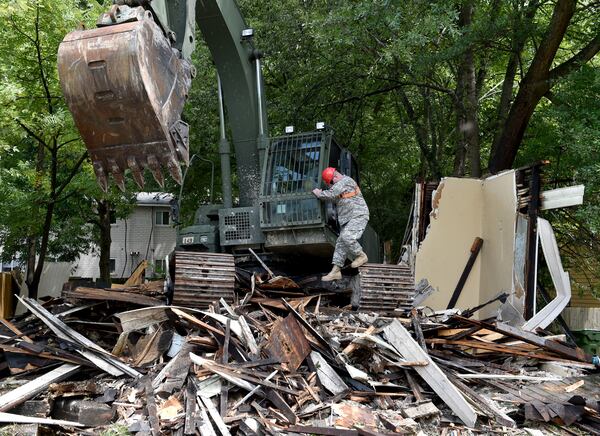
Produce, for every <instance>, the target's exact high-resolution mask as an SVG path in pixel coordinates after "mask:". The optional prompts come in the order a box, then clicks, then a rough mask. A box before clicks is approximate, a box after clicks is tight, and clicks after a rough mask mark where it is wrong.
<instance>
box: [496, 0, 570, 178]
mask: <svg viewBox="0 0 600 436" xmlns="http://www.w3.org/2000/svg"><path fill="white" fill-rule="evenodd" d="M575 5H576V1H575V0H558V2H557V3H556V6H555V7H554V11H553V13H552V19H551V20H550V24H549V26H548V30H547V32H546V34H545V36H544V38H543V40H542V41H541V43H540V46H539V48H538V50H537V51H536V53H535V56H534V58H533V61H532V62H531V65H530V67H529V69H528V71H527V73H526V74H525V77H524V78H523V80H522V81H521V83H520V84H519V91H518V93H517V96H516V97H515V100H514V102H513V105H512V107H511V108H510V111H509V113H508V117H507V118H506V122H505V123H504V127H503V129H502V133H501V134H500V137H499V138H498V140H497V141H496V143H497V146H496V148H495V150H494V153H493V155H492V157H491V159H490V163H489V170H490V172H492V173H497V172H499V171H502V170H504V169H508V168H510V167H512V165H513V163H514V161H515V158H516V156H517V151H518V150H519V146H520V145H521V142H522V140H523V136H524V134H525V129H526V128H527V125H528V124H529V120H530V119H531V116H532V115H533V111H534V110H535V108H536V106H537V104H538V102H539V101H540V99H541V98H542V97H543V96H544V94H545V93H546V92H548V91H549V90H550V88H551V87H552V83H551V81H550V67H551V66H552V62H553V61H554V57H555V56H556V52H557V50H558V48H559V46H560V43H561V42H562V40H563V38H564V35H565V32H566V31H567V27H568V26H569V23H570V21H571V18H572V17H573V14H574V13H575ZM576 56H577V55H575V57H576ZM567 62H569V61H567ZM558 68H560V66H559V67H557V69H558Z"/></svg>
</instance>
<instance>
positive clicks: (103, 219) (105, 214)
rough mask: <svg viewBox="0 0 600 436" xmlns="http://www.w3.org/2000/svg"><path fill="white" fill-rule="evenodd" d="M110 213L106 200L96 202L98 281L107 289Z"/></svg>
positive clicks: (108, 284)
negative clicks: (98, 239) (98, 256)
mask: <svg viewBox="0 0 600 436" xmlns="http://www.w3.org/2000/svg"><path fill="white" fill-rule="evenodd" d="M110 213H111V204H110V202H109V201H108V200H99V201H98V223H99V228H100V242H99V245H100V260H99V262H98V266H99V268H100V279H101V280H102V281H103V282H104V283H105V285H106V286H107V287H110V284H111V277H110V244H111V242H112V240H111V237H110Z"/></svg>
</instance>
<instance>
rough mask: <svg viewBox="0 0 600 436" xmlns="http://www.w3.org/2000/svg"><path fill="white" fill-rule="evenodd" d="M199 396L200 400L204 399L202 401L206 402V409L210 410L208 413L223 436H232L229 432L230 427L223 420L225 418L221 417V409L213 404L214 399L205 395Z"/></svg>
mask: <svg viewBox="0 0 600 436" xmlns="http://www.w3.org/2000/svg"><path fill="white" fill-rule="evenodd" d="M198 398H199V400H200V401H202V403H203V404H204V407H206V410H207V411H208V414H209V415H210V417H211V418H212V420H213V422H214V423H215V425H216V426H217V429H218V430H219V433H221V435H222V436H231V433H229V429H228V428H227V426H226V425H225V423H224V422H223V418H221V415H219V411H218V410H217V408H216V407H215V405H214V404H213V402H212V400H211V399H210V398H205V397H198Z"/></svg>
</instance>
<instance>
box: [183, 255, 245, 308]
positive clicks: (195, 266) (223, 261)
mask: <svg viewBox="0 0 600 436" xmlns="http://www.w3.org/2000/svg"><path fill="white" fill-rule="evenodd" d="M174 257H175V259H174V265H173V267H174V268H175V269H174V271H173V275H172V277H173V279H174V280H173V300H172V301H173V304H174V305H181V306H186V307H195V308H206V307H208V306H209V305H210V304H211V303H213V302H215V301H219V300H220V299H221V298H223V299H224V300H225V301H226V302H228V303H231V302H232V301H233V300H234V296H235V262H234V259H233V256H232V255H231V254H222V253H204V252H202V253H199V252H192V251H176V252H175V255H174Z"/></svg>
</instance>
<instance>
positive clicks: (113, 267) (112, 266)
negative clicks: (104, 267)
mask: <svg viewBox="0 0 600 436" xmlns="http://www.w3.org/2000/svg"><path fill="white" fill-rule="evenodd" d="M116 271H117V259H111V260H110V273H111V274H114V273H115V272H116Z"/></svg>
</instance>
